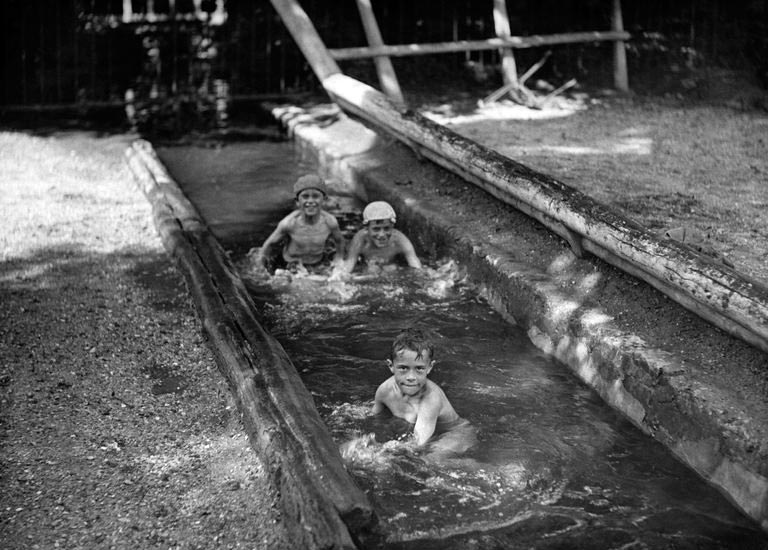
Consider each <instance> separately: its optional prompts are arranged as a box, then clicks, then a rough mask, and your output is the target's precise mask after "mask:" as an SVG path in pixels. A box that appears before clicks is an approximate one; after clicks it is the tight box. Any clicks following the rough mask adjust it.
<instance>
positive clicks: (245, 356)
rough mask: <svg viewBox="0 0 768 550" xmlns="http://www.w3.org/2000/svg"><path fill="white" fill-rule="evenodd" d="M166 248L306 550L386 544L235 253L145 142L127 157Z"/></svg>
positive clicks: (287, 516)
mask: <svg viewBox="0 0 768 550" xmlns="http://www.w3.org/2000/svg"><path fill="white" fill-rule="evenodd" d="M127 156H128V163H129V166H130V167H131V169H132V170H133V172H134V175H135V178H136V180H137V183H138V185H139V187H140V188H141V190H142V191H143V192H144V193H145V195H147V197H148V198H149V199H150V202H151V203H152V205H153V217H154V220H155V225H156V226H157V229H158V232H159V233H160V235H161V237H162V240H163V243H164V245H165V246H166V248H167V249H168V250H169V252H171V254H173V256H174V257H175V259H176V260H177V262H178V263H179V265H180V267H181V268H182V269H181V270H182V272H183V273H184V276H185V278H186V280H187V283H188V286H189V290H190V293H191V294H192V297H193V299H194V302H195V304H196V307H197V310H198V314H199V316H200V319H201V322H202V324H203V327H204V329H205V332H206V334H207V335H208V338H209V342H210V344H211V347H212V349H213V351H214V354H215V355H216V358H217V364H218V365H219V368H220V369H221V370H222V372H223V374H224V375H225V377H226V378H227V380H228V382H229V384H230V386H231V387H232V389H233V392H234V393H235V395H236V397H237V401H238V405H239V408H240V410H241V413H242V414H243V419H244V424H245V426H246V429H247V430H248V434H249V438H250V440H251V443H252V445H253V446H254V448H255V449H256V450H257V452H259V454H260V456H262V458H263V459H264V460H265V463H267V465H268V466H269V471H270V473H271V474H272V475H273V477H274V479H275V481H276V483H277V484H278V485H279V487H280V496H281V503H282V505H283V509H284V510H283V511H284V515H285V519H286V522H287V526H288V527H289V530H290V532H291V534H292V535H293V536H295V537H296V543H297V544H298V545H299V546H300V547H302V548H356V547H357V546H358V545H359V544H365V541H368V542H372V541H375V540H376V539H377V537H378V533H377V531H376V516H375V513H374V511H373V507H372V505H371V504H370V502H369V501H368V499H367V498H366V496H365V495H364V494H363V493H362V491H360V489H359V488H358V487H357V486H356V485H355V484H354V482H353V481H352V480H351V478H349V476H348V474H347V473H346V470H345V469H344V466H343V464H342V462H341V457H340V456H339V453H338V449H337V447H336V445H335V444H334V442H333V440H332V439H331V437H330V434H329V433H328V430H327V428H326V426H325V425H324V424H323V422H322V420H321V419H320V417H319V415H318V414H317V410H316V409H315V407H314V401H313V399H312V396H311V394H310V393H309V392H308V391H307V390H306V388H305V387H304V385H303V383H302V382H301V379H300V377H299V376H298V373H297V372H296V370H295V368H294V367H293V364H292V363H291V361H290V359H289V357H288V356H287V354H286V353H285V351H284V350H283V348H282V346H280V344H279V343H278V342H277V341H276V340H274V338H272V337H271V336H270V335H269V334H268V333H266V332H265V331H264V330H263V328H262V327H261V326H260V324H259V323H258V321H257V320H256V318H255V316H254V306H253V302H252V301H251V299H250V297H249V296H248V294H247V291H246V290H245V286H244V285H243V283H242V280H241V279H240V277H239V275H238V274H237V271H236V270H235V268H234V266H233V265H232V264H231V262H230V261H229V258H228V256H227V255H226V253H225V251H224V250H223V249H222V248H221V245H220V244H219V243H218V241H216V239H215V238H214V237H213V235H212V234H211V233H210V231H209V230H208V228H207V226H206V225H205V223H204V222H203V221H202V219H201V218H200V217H199V215H198V214H197V212H196V211H195V209H194V207H193V206H192V205H191V203H189V201H188V200H187V199H186V197H185V196H184V195H183V193H182V192H181V190H180V189H179V188H178V185H177V184H176V183H175V182H174V181H173V179H172V178H171V177H170V175H169V174H168V173H167V172H166V171H165V168H164V167H163V165H162V163H161V162H160V161H159V159H157V157H156V156H155V154H154V152H153V151H152V149H151V146H149V145H148V144H147V143H145V142H136V143H135V144H134V146H133V147H132V148H130V149H129V150H128V152H127Z"/></svg>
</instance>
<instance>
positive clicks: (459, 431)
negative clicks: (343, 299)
mask: <svg viewBox="0 0 768 550" xmlns="http://www.w3.org/2000/svg"><path fill="white" fill-rule="evenodd" d="M434 354H435V346H434V343H433V341H432V338H431V336H430V335H429V333H428V332H426V331H424V330H422V329H418V328H408V329H405V330H404V331H402V332H401V333H400V334H398V335H397V337H396V338H395V340H394V342H393V343H392V352H391V356H390V358H389V359H387V365H388V366H389V370H390V371H391V372H392V376H391V377H390V378H388V379H387V380H385V381H384V382H383V383H382V384H381V385H380V386H379V388H378V389H377V390H376V397H375V398H374V403H373V408H372V409H371V413H372V414H381V413H382V412H384V411H385V410H389V411H390V412H391V413H392V415H393V416H396V417H398V418H402V419H404V420H406V421H408V422H409V423H411V424H413V436H414V441H415V443H416V446H417V447H423V446H425V445H426V444H427V443H430V445H429V451H430V454H431V455H433V456H434V455H443V456H449V455H455V454H460V453H463V452H465V451H466V450H468V449H469V448H470V447H472V446H473V445H474V444H475V442H476V432H475V429H474V428H473V427H472V425H471V424H470V423H469V422H468V421H467V420H464V419H462V418H461V417H460V416H459V415H458V413H457V412H456V411H455V410H454V408H453V406H452V405H451V403H450V401H448V398H447V397H446V395H445V393H444V392H443V390H442V389H441V388H440V386H438V385H437V384H435V383H434V382H432V381H431V380H429V379H428V378H427V376H428V375H429V373H430V371H431V370H432V367H433V366H434V364H435V361H434V356H435V355H434Z"/></svg>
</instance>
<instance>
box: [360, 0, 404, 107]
mask: <svg viewBox="0 0 768 550" xmlns="http://www.w3.org/2000/svg"><path fill="white" fill-rule="evenodd" d="M356 3H357V11H359V12H360V19H361V20H362V22H363V29H364V30H365V37H366V39H367V40H368V45H369V46H370V47H372V48H380V47H381V46H383V45H384V40H383V39H382V38H381V31H380V30H379V24H378V23H377V22H376V16H375V15H374V13H373V6H371V0H356ZM373 62H374V63H375V64H376V72H377V73H378V75H379V84H381V89H382V90H384V93H385V94H387V97H389V99H391V100H392V101H393V102H394V103H395V104H396V105H398V106H399V107H401V108H404V107H405V98H404V97H403V92H402V91H401V90H400V83H399V82H398V81H397V75H396V74H395V68H394V67H393V66H392V60H391V59H390V58H389V57H386V56H376V57H374V58H373Z"/></svg>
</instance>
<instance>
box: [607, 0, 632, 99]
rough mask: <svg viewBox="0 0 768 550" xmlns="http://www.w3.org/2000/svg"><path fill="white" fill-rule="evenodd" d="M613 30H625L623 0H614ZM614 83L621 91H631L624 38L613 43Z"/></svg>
mask: <svg viewBox="0 0 768 550" xmlns="http://www.w3.org/2000/svg"><path fill="white" fill-rule="evenodd" d="M611 30H612V31H617V32H623V31H624V20H623V18H622V16H621V0H613V11H612V13H611ZM613 85H614V86H615V87H616V89H617V90H619V91H620V92H628V91H629V80H628V78H627V52H626V49H625V47H624V41H623V40H616V41H615V42H614V43H613Z"/></svg>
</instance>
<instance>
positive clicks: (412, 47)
mask: <svg viewBox="0 0 768 550" xmlns="http://www.w3.org/2000/svg"><path fill="white" fill-rule="evenodd" d="M273 3H274V2H273ZM286 26H287V23H286ZM629 38H630V34H629V33H628V32H625V31H593V32H572V33H565V34H547V35H531V36H510V37H509V38H488V39H486V40H457V41H456V42H432V43H426V44H393V45H384V46H376V47H356V48H333V49H330V50H327V51H328V53H329V55H330V57H331V58H333V59H335V60H338V61H340V60H344V59H365V58H368V57H376V56H388V57H405V56H410V55H430V54H436V53H453V52H470V51H480V50H498V49H503V48H518V49H519V48H535V47H536V46H552V45H555V44H572V43H580V42H605V41H616V40H618V41H621V40H628V39H629Z"/></svg>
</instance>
